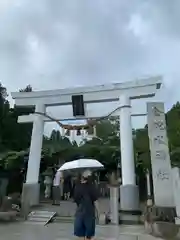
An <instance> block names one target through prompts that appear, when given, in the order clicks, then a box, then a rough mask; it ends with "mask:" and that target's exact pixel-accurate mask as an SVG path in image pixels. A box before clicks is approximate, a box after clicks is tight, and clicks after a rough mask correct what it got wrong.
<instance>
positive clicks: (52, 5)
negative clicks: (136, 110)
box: [0, 0, 180, 107]
mask: <svg viewBox="0 0 180 240" xmlns="http://www.w3.org/2000/svg"><path fill="white" fill-rule="evenodd" d="M3 3H4V5H3ZM5 3H6V4H5ZM179 9H180V1H179V0H171V1H169V0H158V1H157V0H146V1H145V0H113V1H109V0H98V1H97V0H91V1H87V0H86V1H85V0H73V1H72V0H53V1H51V0H38V1H32V0H18V1H13V0H9V1H7V0H6V1H5V0H4V2H3V1H2V3H1V4H0V13H1V14H0V79H1V80H2V82H3V84H4V85H6V86H7V88H8V90H9V91H15V90H18V89H19V88H22V87H24V86H25V85H27V84H31V85H32V86H33V88H34V89H36V90H41V89H55V88H63V87H69V86H76V85H92V84H98V83H105V82H121V81H126V80H132V79H134V78H137V77H139V76H142V75H155V74H163V75H164V79H165V87H166V88H165V90H164V94H163V95H162V96H163V99H164V100H165V101H166V103H167V106H168V107H169V106H171V104H172V103H173V102H174V101H176V100H178V98H179V96H178V86H180V83H179V77H180V70H179V61H180V44H179V40H180V39H179V33H180V27H179V20H180V19H179V18H180V14H179V13H180V10H179ZM174 86H176V87H175V88H174ZM169 94H171V95H172V97H171V99H169Z"/></svg>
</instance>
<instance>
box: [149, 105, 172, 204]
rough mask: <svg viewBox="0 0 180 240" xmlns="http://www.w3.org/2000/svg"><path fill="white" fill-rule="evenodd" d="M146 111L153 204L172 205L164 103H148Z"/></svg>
mask: <svg viewBox="0 0 180 240" xmlns="http://www.w3.org/2000/svg"><path fill="white" fill-rule="evenodd" d="M147 112H148V135H149V140H150V151H151V165H152V174H153V187H154V195H155V196H154V199H155V204H156V205H157V206H163V207H172V206H174V198H173V190H172V176H171V164H170V157H169V148H168V139H167V133H166V121H165V113H164V104H163V103H159V102H156V103H148V104H147ZM167 189H168V191H167Z"/></svg>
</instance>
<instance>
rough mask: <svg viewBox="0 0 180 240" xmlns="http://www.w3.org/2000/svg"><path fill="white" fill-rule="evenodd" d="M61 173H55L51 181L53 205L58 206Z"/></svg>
mask: <svg viewBox="0 0 180 240" xmlns="http://www.w3.org/2000/svg"><path fill="white" fill-rule="evenodd" d="M61 181H62V172H61V171H56V174H55V177H54V181H53V205H60V201H61V187H60V184H61Z"/></svg>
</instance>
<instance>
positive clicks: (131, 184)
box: [11, 76, 162, 211]
mask: <svg viewBox="0 0 180 240" xmlns="http://www.w3.org/2000/svg"><path fill="white" fill-rule="evenodd" d="M161 83H162V77H161V76H156V77H151V78H146V79H141V80H136V81H131V82H125V83H112V84H107V85H97V86H93V87H77V88H69V89H60V90H50V91H34V92H28V93H27V92H13V93H11V95H12V98H13V99H14V100H15V104H16V106H27V107H28V106H35V112H41V113H45V112H46V107H49V106H63V105H72V99H71V98H72V96H73V95H83V98H84V104H85V117H83V119H88V118H98V117H101V116H103V115H108V114H109V111H108V110H107V109H106V106H105V104H106V103H107V102H114V109H115V108H116V107H119V110H118V112H119V116H120V122H121V124H120V133H121V136H120V138H121V146H120V148H121V169H122V170H121V171H122V185H121V187H120V196H121V209H122V210H126V211H131V210H138V209H139V191H138V187H137V186H136V178H135V164H134V150H133V139H132V125H131V100H133V99H141V98H149V97H154V96H155V94H156V92H157V90H158V89H159V88H160V87H161ZM91 103H104V108H102V109H101V111H100V112H99V110H98V111H97V110H96V109H95V108H94V109H92V110H91V111H89V110H88V105H89V104H91ZM114 109H112V110H114ZM59 114H60V115H59V116H58V120H70V119H71V120H73V119H74V120H76V119H77V118H76V117H73V111H72V110H71V111H69V112H68V111H67V112H60V113H59ZM115 114H116V115H117V112H116V113H115ZM135 115H136V114H135ZM138 115H139V114H138ZM56 118H57V117H56ZM46 121H48V119H47V118H46V117H44V116H41V115H37V114H30V115H26V116H19V118H18V122H19V123H25V122H33V130H32V137H31V145H30V153H29V161H28V170H27V177H26V183H25V185H24V187H27V189H28V191H29V194H28V195H29V196H30V197H31V199H30V204H31V205H36V204H38V202H39V184H38V179H39V168H40V159H41V149H42V140H43V133H44V122H46Z"/></svg>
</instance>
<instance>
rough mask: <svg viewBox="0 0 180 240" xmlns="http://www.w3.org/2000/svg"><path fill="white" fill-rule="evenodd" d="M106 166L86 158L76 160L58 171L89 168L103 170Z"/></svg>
mask: <svg viewBox="0 0 180 240" xmlns="http://www.w3.org/2000/svg"><path fill="white" fill-rule="evenodd" d="M103 167H104V166H103V165H102V164H101V163H100V162H99V161H97V160H95V159H86V158H82V159H78V160H74V161H71V162H67V163H64V164H63V165H62V166H61V167H60V168H59V169H58V171H66V170H73V169H74V170H76V169H87V168H88V169H89V168H91V169H92V168H93V169H99V168H103Z"/></svg>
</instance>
